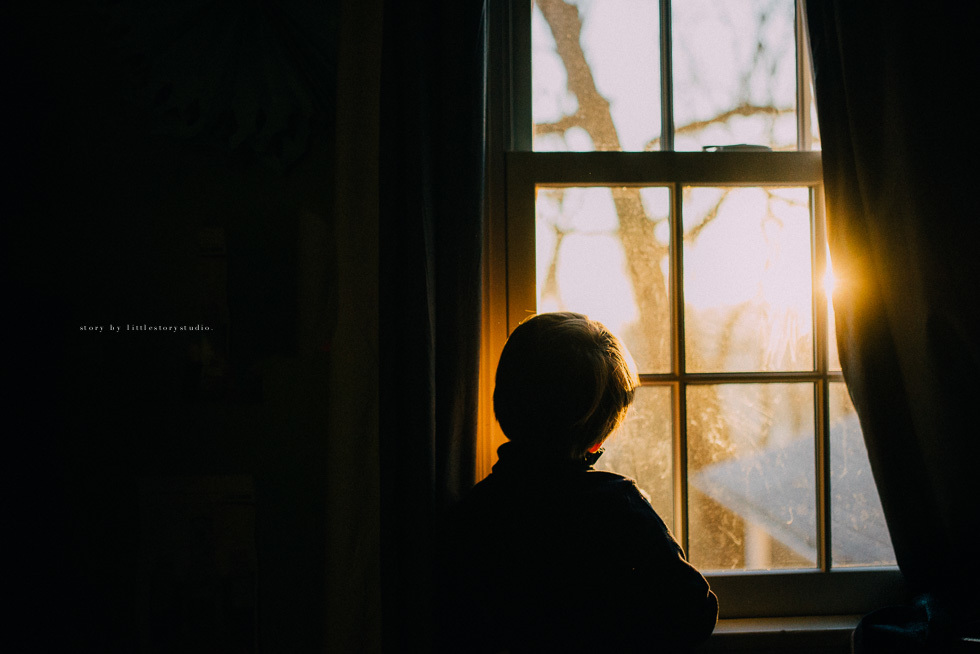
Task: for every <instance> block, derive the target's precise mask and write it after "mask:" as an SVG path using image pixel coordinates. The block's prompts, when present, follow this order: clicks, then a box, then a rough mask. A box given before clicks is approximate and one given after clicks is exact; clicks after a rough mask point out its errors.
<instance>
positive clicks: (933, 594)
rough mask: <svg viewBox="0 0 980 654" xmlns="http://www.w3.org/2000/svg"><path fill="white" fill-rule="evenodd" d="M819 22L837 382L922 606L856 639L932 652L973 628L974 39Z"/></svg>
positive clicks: (888, 15) (901, 17) (899, 11)
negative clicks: (970, 153) (836, 281)
mask: <svg viewBox="0 0 980 654" xmlns="http://www.w3.org/2000/svg"><path fill="white" fill-rule="evenodd" d="M807 22H808V30H809V35H810V41H811V47H812V50H813V61H814V85H815V93H816V98H817V110H818V115H819V120H820V128H821V142H822V148H823V167H824V183H825V190H826V199H827V220H828V236H829V240H830V249H831V257H832V259H833V262H834V268H835V272H836V273H837V276H838V278H840V279H841V287H840V288H839V290H838V291H837V293H836V294H835V298H834V309H835V314H836V329H837V336H838V344H839V349H840V355H841V365H842V368H843V372H844V377H845V379H846V381H847V385H848V389H849V391H850V393H851V397H852V399H853V401H854V405H855V408H856V409H857V412H858V415H859V416H860V419H861V425H862V428H863V430H864V435H865V441H866V443H867V447H868V455H869V458H870V459H871V466H872V470H873V472H874V477H875V481H876V483H877V486H878V490H879V494H880V496H881V501H882V507H883V509H884V513H885V518H886V520H887V522H888V527H889V531H890V533H891V536H892V542H893V545H894V548H895V553H896V556H897V559H898V563H899V567H900V568H901V570H902V572H903V574H904V575H905V577H906V579H907V581H908V583H909V586H910V588H911V589H912V590H913V592H914V593H916V594H918V595H919V597H918V599H917V600H916V603H915V604H914V605H912V606H910V607H907V610H904V611H898V612H891V613H889V614H888V615H884V616H883V615H882V614H879V615H877V616H874V617H871V616H869V619H868V620H866V621H865V625H864V626H865V629H864V630H859V631H862V633H863V634H864V636H863V637H864V641H863V642H864V644H865V646H866V647H867V651H879V650H877V649H875V648H876V647H881V646H882V645H881V644H880V643H884V642H889V643H891V644H889V645H883V647H885V648H886V649H882V650H880V651H886V650H887V651H905V650H902V649H895V648H899V647H910V648H915V647H920V646H921V647H925V648H928V647H935V646H937V645H936V643H938V642H940V641H942V639H943V638H945V637H947V636H950V635H954V634H956V633H957V632H963V631H964V630H968V629H970V628H976V626H977V624H976V623H977V615H978V603H977V599H976V595H975V590H974V587H975V586H976V585H977V582H978V581H980V575H978V561H977V551H978V549H977V548H978V545H977V543H976V541H975V539H974V537H973V536H972V532H974V531H975V523H976V522H977V518H978V517H980V511H978V509H977V498H978V497H980V482H978V480H980V471H978V470H977V466H978V463H980V447H978V441H980V428H978V420H977V415H976V408H975V407H976V403H977V399H978V398H980V377H978V371H980V302H978V290H980V265H978V261H980V256H978V253H977V251H976V248H977V243H978V241H977V236H978V235H980V225H978V221H980V215H978V214H980V212H978V210H977V198H976V196H975V193H974V191H973V189H974V187H975V186H976V176H975V169H976V165H975V164H974V163H973V162H972V158H971V159H970V160H967V159H966V158H963V157H961V156H960V155H959V154H958V151H959V150H960V149H961V148H962V147H963V144H964V143H967V142H969V141H971V140H972V138H971V132H972V130H971V126H973V125H974V124H975V123H976V118H975V117H974V116H973V114H974V113H975V110H974V108H973V105H972V96H973V92H972V87H973V85H974V82H973V80H972V75H971V74H970V71H973V70H975V68H976V66H975V63H972V62H974V60H975V55H973V54H971V53H970V52H968V48H970V47H972V46H970V44H971V43H972V42H973V39H974V37H973V35H972V34H971V33H970V32H972V27H971V25H972V23H971V21H970V20H968V19H967V16H966V10H965V8H964V7H961V6H959V5H954V4H953V3H938V4H923V3H920V4H916V5H912V4H906V3H901V4H896V3H892V2H881V1H856V0H827V1H823V2H809V3H807ZM881 634H889V635H886V636H882V635H881ZM881 638H884V639H885V640H880V639H881ZM889 638H893V639H897V640H894V641H890V640H888V639H889ZM896 643H897V644H896ZM887 648H892V649H887ZM910 651H915V650H914V649H913V650H910ZM943 651H945V650H943Z"/></svg>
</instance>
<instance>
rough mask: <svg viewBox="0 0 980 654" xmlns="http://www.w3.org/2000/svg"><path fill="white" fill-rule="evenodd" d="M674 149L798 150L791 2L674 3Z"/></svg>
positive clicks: (695, 0) (687, 0) (715, 0)
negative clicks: (743, 145) (742, 145)
mask: <svg viewBox="0 0 980 654" xmlns="http://www.w3.org/2000/svg"><path fill="white" fill-rule="evenodd" d="M671 7H672V9H671V19H672V21H673V24H672V34H673V37H672V45H673V58H674V61H673V68H674V80H673V81H674V86H673V88H674V131H675V136H674V148H675V149H676V150H700V149H701V148H703V147H705V146H711V145H732V144H740V143H749V144H755V145H766V146H769V147H771V148H773V149H777V150H795V149H796V37H795V28H794V21H795V3H794V0H743V1H741V2H731V0H684V1H683V2H674V3H672V4H671Z"/></svg>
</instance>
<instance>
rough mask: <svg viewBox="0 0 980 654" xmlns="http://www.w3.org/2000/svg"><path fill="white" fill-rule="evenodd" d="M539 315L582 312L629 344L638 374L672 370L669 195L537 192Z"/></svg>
mask: <svg viewBox="0 0 980 654" xmlns="http://www.w3.org/2000/svg"><path fill="white" fill-rule="evenodd" d="M535 212H536V236H535V248H536V258H537V304H538V311H576V312H579V313H584V314H586V315H588V316H589V317H591V318H594V319H595V320H598V321H600V322H602V323H603V324H605V325H606V327H608V328H609V329H610V330H612V332H613V333H614V334H616V335H617V336H619V337H620V338H621V339H622V340H623V342H624V343H625V344H626V347H627V349H629V351H630V353H631V354H632V355H633V358H634V359H635V360H636V364H637V366H638V368H639V370H640V372H667V371H668V370H669V369H670V308H669V303H668V301H667V298H668V295H667V292H668V291H667V276H668V261H667V254H668V243H669V240H670V227H669V220H668V216H669V214H670V191H669V190H668V189H666V188H663V187H649V188H632V187H628V188H627V187H616V188H609V187H589V188H560V187H547V186H541V187H538V191H537V202H536V209H535Z"/></svg>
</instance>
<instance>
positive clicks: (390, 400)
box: [380, 0, 486, 651]
mask: <svg viewBox="0 0 980 654" xmlns="http://www.w3.org/2000/svg"><path fill="white" fill-rule="evenodd" d="M484 9H485V8H484V3H483V2H460V1H459V0H420V1H416V2H405V1H404V0H391V1H386V2H385V3H384V35H383V43H382V48H383V51H382V76H381V144H380V160H381V170H380V188H381V216H380V254H381V259H380V268H381V270H380V296H381V297H380V357H381V361H380V366H381V371H380V384H381V389H380V394H381V396H380V430H381V431H380V448H381V453H380V456H381V566H382V567H381V575H382V607H381V608H382V624H383V634H382V637H383V646H384V649H385V650H386V651H424V649H425V647H426V645H427V643H428V642H429V639H430V626H429V625H430V617H431V616H430V611H431V606H430V601H429V597H430V594H431V581H430V578H431V575H430V569H431V563H432V561H431V552H432V547H431V545H432V535H433V528H434V524H435V520H436V518H437V516H438V513H439V511H440V510H441V509H442V508H444V507H446V506H447V505H448V504H450V503H451V502H452V500H453V499H454V498H455V497H456V496H457V495H458V494H459V493H461V492H462V491H464V490H466V489H467V488H469V487H470V486H471V485H472V484H473V482H474V478H473V477H474V462H475V434H476V416H477V384H478V372H479V370H478V369H479V347H480V302H481V295H482V292H481V275H482V262H481V255H482V237H483V208H484V200H483V197H484V194H483V187H484V169H485V166H484V160H485V146H484V142H485V138H484V116H485V101H484V98H485V86H486V84H485V78H486V74H485V60H486V24H485V11H484Z"/></svg>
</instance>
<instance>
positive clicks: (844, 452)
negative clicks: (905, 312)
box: [830, 383, 896, 567]
mask: <svg viewBox="0 0 980 654" xmlns="http://www.w3.org/2000/svg"><path fill="white" fill-rule="evenodd" d="M830 488H831V498H832V499H831V508H830V515H831V546H832V549H831V556H832V559H833V564H834V566H835V567H841V566H849V565H895V564H896V561H895V551H894V550H893V549H892V542H891V538H890V537H889V535H888V526H887V525H886V524H885V515H884V513H883V512H882V510H881V500H880V499H879V498H878V489H877V487H876V486H875V482H874V478H873V477H872V475H871V465H870V464H869V463H868V451H867V449H865V446H864V437H863V436H862V434H861V425H860V423H859V422H858V417H857V413H855V411H854V405H853V404H851V398H850V397H849V396H848V393H847V388H845V387H844V384H842V383H832V384H830Z"/></svg>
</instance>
